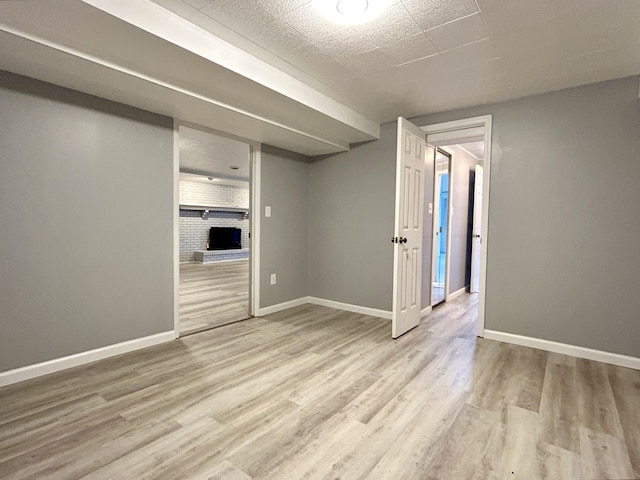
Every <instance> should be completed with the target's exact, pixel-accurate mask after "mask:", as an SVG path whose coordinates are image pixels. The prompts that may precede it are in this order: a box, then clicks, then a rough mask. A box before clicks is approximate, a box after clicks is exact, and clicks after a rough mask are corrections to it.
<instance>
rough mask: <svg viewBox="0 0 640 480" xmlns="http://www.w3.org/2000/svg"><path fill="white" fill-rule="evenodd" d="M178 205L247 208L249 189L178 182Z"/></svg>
mask: <svg viewBox="0 0 640 480" xmlns="http://www.w3.org/2000/svg"><path fill="white" fill-rule="evenodd" d="M180 203H183V204H187V205H200V204H204V205H215V206H217V207H240V208H249V189H248V188H238V187H229V186H226V185H216V184H215V183H211V184H207V183H198V182H185V181H181V182H180Z"/></svg>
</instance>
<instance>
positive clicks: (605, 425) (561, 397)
mask: <svg viewBox="0 0 640 480" xmlns="http://www.w3.org/2000/svg"><path fill="white" fill-rule="evenodd" d="M475 302H476V297H475V296H472V295H468V294H467V295H464V296H462V297H459V298H458V299H456V300H455V301H453V302H451V303H449V304H444V305H442V306H440V307H438V308H436V309H435V311H434V312H433V313H432V314H431V315H430V316H429V317H427V318H426V319H425V320H424V321H423V323H422V325H421V326H419V327H418V328H416V329H414V330H413V331H411V332H409V333H408V334H406V335H404V336H403V337H401V338H399V339H397V340H392V339H391V329H390V324H389V322H386V321H383V320H380V319H376V318H372V317H367V316H365V315H359V314H354V313H347V312H341V311H338V310H333V309H330V308H326V307H319V306H302V307H298V308H295V309H291V310H288V311H284V312H280V313H277V314H273V315H270V316H268V317H265V318H255V319H250V320H247V321H245V322H240V323H235V324H232V325H229V326H225V327H221V328H218V329H216V330H210V331H206V332H203V333H199V334H196V335H191V336H188V337H185V338H183V339H180V340H177V341H175V342H172V343H170V344H166V345H161V346H157V347H153V348H149V349H146V350H143V351H139V352H134V353H131V354H126V355H123V356H120V357H116V358H113V359H108V360H104V361H101V362H98V363H95V364H93V365H89V366H85V367H80V368H76V369H73V370H68V371H66V372H60V373H57V374H53V375H50V376H48V377H45V378H41V379H37V380H32V381H29V382H25V383H22V384H18V385H14V386H11V387H6V388H4V389H0V478H3V479H5V478H6V479H15V480H19V479H27V478H41V479H56V480H57V479H77V478H85V479H136V480H137V479H170V480H176V479H208V478H210V479H218V478H219V479H245V480H246V479H251V478H253V479H287V480H288V479H302V478H327V479H329V478H331V479H335V478H341V479H346V480H351V479H359V478H368V479H393V480H396V479H403V480H404V479H421V480H425V479H427V480H428V479H455V480H457V479H483V480H484V479H507V478H508V479H542V478H545V479H562V480H569V479H589V478H616V479H621V478H634V477H635V478H637V477H639V474H640V372H638V371H634V370H630V369H625V368H620V367H613V366H609V365H605V364H602V363H597V362H592V361H587V360H580V359H575V358H571V357H567V356H562V355H556V354H548V353H546V352H542V351H539V350H534V349H530V348H525V347H518V346H512V345H507V344H501V343H498V342H494V341H489V340H482V339H476V338H475V336H474V333H473V332H474V324H473V322H474V316H475V311H476V304H475Z"/></svg>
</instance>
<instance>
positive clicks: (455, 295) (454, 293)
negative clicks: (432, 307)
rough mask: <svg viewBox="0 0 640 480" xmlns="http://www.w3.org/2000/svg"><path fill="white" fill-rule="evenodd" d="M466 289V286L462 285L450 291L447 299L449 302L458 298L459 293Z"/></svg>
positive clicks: (462, 293)
mask: <svg viewBox="0 0 640 480" xmlns="http://www.w3.org/2000/svg"><path fill="white" fill-rule="evenodd" d="M466 291H467V287H462V288H461V289H460V290H456V291H455V292H453V293H450V294H449V298H448V299H447V301H449V302H450V301H451V300H454V299H456V298H458V297H459V296H460V295H464V293H465V292H466Z"/></svg>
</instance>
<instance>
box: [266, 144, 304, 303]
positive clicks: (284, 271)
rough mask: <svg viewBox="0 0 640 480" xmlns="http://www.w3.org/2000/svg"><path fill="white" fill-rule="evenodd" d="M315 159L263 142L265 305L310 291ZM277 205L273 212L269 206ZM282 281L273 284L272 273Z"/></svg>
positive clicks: (293, 297) (281, 301) (284, 300)
mask: <svg viewBox="0 0 640 480" xmlns="http://www.w3.org/2000/svg"><path fill="white" fill-rule="evenodd" d="M308 162H309V159H308V157H305V156H304V155H299V154H296V153H292V152H288V151H286V150H281V149H278V148H275V147H270V146H269V145H263V146H262V182H261V195H262V205H263V207H262V211H261V212H260V215H261V221H260V235H261V239H260V277H261V278H260V306H261V307H266V306H270V305H276V304H279V303H283V302H287V301H289V300H295V299H298V298H301V297H306V296H307V295H308V294H309V293H308V291H309V289H308V277H309V270H308V257H309V163H308ZM266 205H269V206H271V217H270V218H266V217H265V216H264V207H265V206H266ZM272 273H275V274H276V275H277V284H276V285H270V275H271V274H272Z"/></svg>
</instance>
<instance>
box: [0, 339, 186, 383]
mask: <svg viewBox="0 0 640 480" xmlns="http://www.w3.org/2000/svg"><path fill="white" fill-rule="evenodd" d="M175 338H176V334H175V332H174V331H173V330H171V331H170V332H163V333H157V334H155V335H150V336H148V337H143V338H136V339H134V340H128V341H126V342H122V343H116V344H115V345H107V346H106V347H100V348H96V349H95V350H89V351H87V352H81V353H76V354H74V355H69V356H67V357H62V358H56V359H54V360H48V361H46V362H42V363H36V364H35V365H27V366H26V367H20V368H16V369H14V370H8V371H6V372H1V373H0V387H3V386H5V385H11V384H13V383H18V382H23V381H25V380H29V379H31V378H36V377H41V376H42V375H47V374H49V373H54V372H59V371H60V370H66V369H67V368H72V367H77V366H80V365H85V364H87V363H92V362H95V361H97V360H102V359H105V358H109V357H114V356H116V355H120V354H122V353H128V352H132V351H134V350H140V349H141V348H146V347H152V346H154V345H159V344H161V343H166V342H170V341H172V340H174V339H175Z"/></svg>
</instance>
